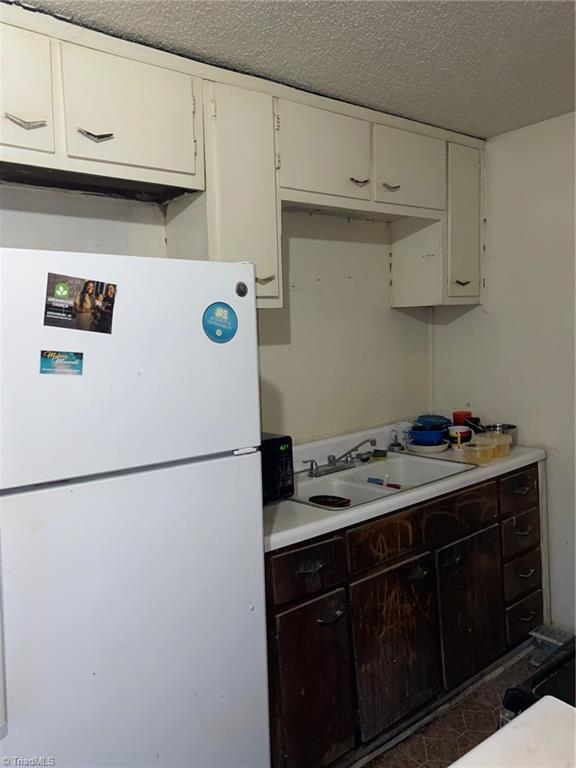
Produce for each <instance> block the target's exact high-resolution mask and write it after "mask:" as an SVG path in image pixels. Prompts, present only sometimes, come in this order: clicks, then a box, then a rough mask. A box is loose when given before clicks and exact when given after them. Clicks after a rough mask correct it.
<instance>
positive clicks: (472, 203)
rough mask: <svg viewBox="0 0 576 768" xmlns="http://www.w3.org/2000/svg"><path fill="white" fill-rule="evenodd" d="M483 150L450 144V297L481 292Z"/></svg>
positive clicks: (467, 295) (474, 294) (476, 294)
mask: <svg viewBox="0 0 576 768" xmlns="http://www.w3.org/2000/svg"><path fill="white" fill-rule="evenodd" d="M480 171H481V153H480V151H479V150H478V149H473V148H472V147H464V146H461V145H460V144H452V143H450V144H448V296H450V297H452V298H460V297H477V296H478V295H479V294H480V251H481V247H482V246H481V183H480V179H481V175H480Z"/></svg>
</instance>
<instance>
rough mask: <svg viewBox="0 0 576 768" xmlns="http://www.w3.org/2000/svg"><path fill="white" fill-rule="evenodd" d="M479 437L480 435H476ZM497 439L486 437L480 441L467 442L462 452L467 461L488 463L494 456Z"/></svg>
mask: <svg viewBox="0 0 576 768" xmlns="http://www.w3.org/2000/svg"><path fill="white" fill-rule="evenodd" d="M476 438H478V435H476ZM495 448H496V441H495V440H490V439H488V438H486V437H484V439H483V440H481V441H480V442H473V443H466V444H465V445H463V446H462V454H463V456H464V459H465V460H466V461H470V462H472V463H473V464H488V462H489V461H492V459H493V458H494V450H495Z"/></svg>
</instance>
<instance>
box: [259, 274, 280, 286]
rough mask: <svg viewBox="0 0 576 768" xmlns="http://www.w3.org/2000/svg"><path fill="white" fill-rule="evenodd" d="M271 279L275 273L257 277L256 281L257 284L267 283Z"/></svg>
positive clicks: (273, 278) (274, 278) (274, 276)
mask: <svg viewBox="0 0 576 768" xmlns="http://www.w3.org/2000/svg"><path fill="white" fill-rule="evenodd" d="M272 280H276V275H268V276H267V277H257V278H256V282H257V283H258V285H268V283H271V282H272Z"/></svg>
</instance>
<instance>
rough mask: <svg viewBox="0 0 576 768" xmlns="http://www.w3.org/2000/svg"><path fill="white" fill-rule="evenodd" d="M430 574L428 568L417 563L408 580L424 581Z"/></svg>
mask: <svg viewBox="0 0 576 768" xmlns="http://www.w3.org/2000/svg"><path fill="white" fill-rule="evenodd" d="M426 576H428V571H427V570H426V568H422V566H421V565H416V566H415V567H414V568H413V569H412V570H411V571H410V573H409V574H408V581H422V579H425V578H426Z"/></svg>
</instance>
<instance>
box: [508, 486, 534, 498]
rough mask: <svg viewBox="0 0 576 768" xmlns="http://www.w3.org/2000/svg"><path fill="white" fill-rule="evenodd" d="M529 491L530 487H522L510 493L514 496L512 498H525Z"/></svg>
mask: <svg viewBox="0 0 576 768" xmlns="http://www.w3.org/2000/svg"><path fill="white" fill-rule="evenodd" d="M529 490H530V486H529V485H524V486H523V487H522V488H514V490H513V491H512V493H513V494H514V496H526V494H527V493H528V492H529Z"/></svg>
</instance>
